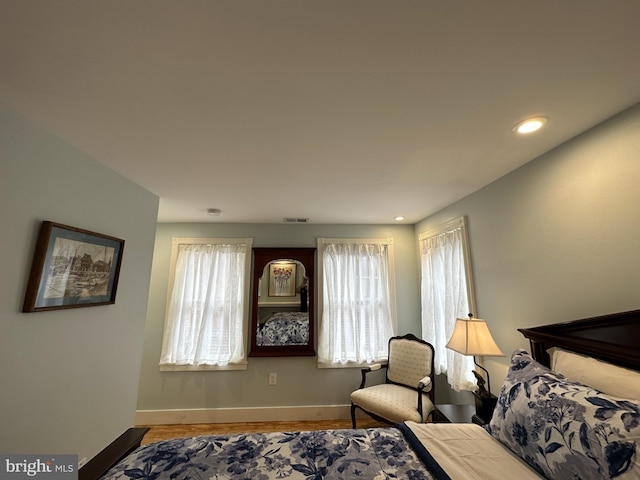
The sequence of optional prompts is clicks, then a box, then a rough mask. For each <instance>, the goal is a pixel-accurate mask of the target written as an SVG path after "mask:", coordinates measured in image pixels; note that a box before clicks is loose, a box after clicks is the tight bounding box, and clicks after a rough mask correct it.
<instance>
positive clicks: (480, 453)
mask: <svg viewBox="0 0 640 480" xmlns="http://www.w3.org/2000/svg"><path fill="white" fill-rule="evenodd" d="M405 425H407V427H409V428H410V429H411V431H412V432H413V433H414V435H415V436H416V437H417V438H418V439H419V440H420V442H422V444H423V445H424V446H425V447H426V449H427V450H428V451H429V453H430V454H431V455H432V456H433V457H434V459H435V460H436V461H437V462H438V464H440V466H441V467H442V468H443V469H444V471H445V472H447V474H448V475H449V476H450V477H451V479H452V480H476V479H477V480H504V479H505V478H515V479H518V480H540V479H544V477H542V476H540V475H539V474H538V473H537V472H536V471H535V470H533V469H532V468H531V467H529V465H527V464H526V463H525V462H524V461H523V460H522V459H520V457H518V456H516V455H515V454H514V453H513V452H511V450H509V449H508V448H507V447H505V446H504V445H502V444H501V443H500V442H499V441H497V440H496V439H494V438H493V437H492V436H491V435H489V433H488V432H487V431H486V430H485V429H484V428H482V427H481V426H479V425H475V424H456V423H429V424H422V423H416V422H405Z"/></svg>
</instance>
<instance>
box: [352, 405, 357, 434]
mask: <svg viewBox="0 0 640 480" xmlns="http://www.w3.org/2000/svg"><path fill="white" fill-rule="evenodd" d="M351 426H352V428H353V429H354V430H355V428H356V406H355V405H354V404H353V403H352V404H351Z"/></svg>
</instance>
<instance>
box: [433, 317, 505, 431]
mask: <svg viewBox="0 0 640 480" xmlns="http://www.w3.org/2000/svg"><path fill="white" fill-rule="evenodd" d="M446 347H447V348H448V349H450V350H453V351H454V352H458V353H461V354H462V355H472V356H473V363H474V364H475V365H476V366H477V367H478V368H480V369H482V370H483V371H484V373H485V375H486V376H487V381H486V385H487V388H486V389H485V388H484V383H485V382H484V378H482V376H481V375H479V374H478V373H477V372H475V371H474V372H473V374H474V375H475V377H476V379H477V380H478V391H477V392H474V393H475V395H476V413H477V414H478V415H479V416H480V417H482V418H484V419H487V416H489V417H490V416H491V413H492V412H493V408H494V407H495V403H496V397H495V396H493V395H491V382H490V378H489V372H488V371H487V369H486V368H484V367H483V366H482V365H480V364H478V362H477V360H476V356H483V357H504V356H505V355H504V353H502V351H501V350H500V348H499V347H498V345H496V342H495V341H494V340H493V337H492V336H491V332H489V327H488V326H487V322H485V321H484V320H481V319H479V318H473V315H472V314H471V313H470V314H469V318H457V319H456V324H455V326H454V328H453V334H452V335H451V338H450V339H449V342H448V343H447V345H446Z"/></svg>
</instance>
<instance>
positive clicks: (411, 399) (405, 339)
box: [351, 334, 434, 428]
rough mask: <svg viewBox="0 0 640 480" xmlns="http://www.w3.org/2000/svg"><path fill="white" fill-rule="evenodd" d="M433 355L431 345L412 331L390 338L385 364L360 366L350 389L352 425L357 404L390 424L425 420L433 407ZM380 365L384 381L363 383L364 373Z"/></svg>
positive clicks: (354, 421)
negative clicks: (356, 381)
mask: <svg viewBox="0 0 640 480" xmlns="http://www.w3.org/2000/svg"><path fill="white" fill-rule="evenodd" d="M433 355H434V351H433V346H432V345H431V344H429V343H427V342H425V341H424V340H421V339H419V338H418V337H416V336H415V335H412V334H407V335H404V336H402V337H392V338H390V339H389V359H388V362H387V364H386V365H382V364H379V363H378V364H373V365H371V366H370V367H366V368H363V369H362V382H361V383H360V387H359V388H358V390H356V391H354V392H352V393H351V423H352V424H353V428H356V409H357V408H359V409H361V410H362V411H363V412H365V413H366V414H367V415H369V416H370V417H372V418H374V419H376V420H378V421H383V422H387V423H390V424H394V423H397V422H404V421H406V420H413V421H415V422H419V423H424V422H426V421H427V419H428V418H429V415H431V412H432V411H433V410H434V377H433ZM381 368H386V377H385V383H383V384H380V385H374V386H371V387H365V383H366V378H367V373H369V372H372V371H375V370H380V369H381Z"/></svg>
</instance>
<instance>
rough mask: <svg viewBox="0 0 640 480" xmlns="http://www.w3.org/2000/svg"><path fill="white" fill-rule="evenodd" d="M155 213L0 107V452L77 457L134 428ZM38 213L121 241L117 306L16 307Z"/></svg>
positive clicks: (132, 190) (145, 195) (151, 201)
mask: <svg viewBox="0 0 640 480" xmlns="http://www.w3.org/2000/svg"><path fill="white" fill-rule="evenodd" d="M157 209H158V198H157V197H156V196H155V195H152V194H150V193H149V192H147V191H145V190H143V189H142V188H141V187H139V186H137V185H135V184H133V183H132V182H130V181H129V180H126V179H124V178H123V177H121V176H120V175H118V174H117V173H115V172H113V171H112V170H109V169H107V168H105V167H104V166H103V165H101V164H99V163H97V162H96V161H95V160H93V159H92V158H90V157H88V156H87V155H85V154H84V153H82V152H80V151H78V150H77V149H76V148H74V147H73V146H71V145H69V144H67V143H65V142H63V141H61V140H59V139H57V138H55V137H53V136H52V135H50V134H48V133H47V132H45V131H42V130H41V129H39V128H38V127H36V126H35V125H33V124H31V123H29V122H28V121H27V120H25V119H24V118H22V117H21V116H20V115H18V114H17V113H15V112H13V111H11V110H10V109H8V108H6V107H5V106H4V105H2V104H0V225H1V226H2V228H1V232H2V233H1V234H0V251H1V252H2V269H0V385H2V387H1V388H2V390H1V392H2V393H0V412H2V415H1V416H0V452H2V453H5V454H9V453H23V454H50V453H52V454H61V453H67V454H78V455H79V459H80V460H82V459H83V458H84V457H87V458H91V457H93V456H94V455H95V454H96V453H97V452H98V451H100V450H101V449H102V448H104V447H105V446H106V445H107V444H109V443H110V442H111V441H112V440H114V439H115V438H116V437H117V436H118V435H120V434H121V433H122V432H123V431H124V430H125V429H127V428H128V427H131V426H132V425H133V422H134V417H135V405H136V397H137V389H138V374H139V372H140V359H141V357H142V344H143V334H144V322H145V318H146V308H147V298H148V291H149V276H150V270H151V259H152V255H153V241H154V236H155V228H156V218H157ZM43 220H51V221H54V222H58V223H63V224H66V225H71V226H74V227H79V228H84V229H87V230H91V231H95V232H99V233H104V234H107V235H111V236H115V237H118V238H122V239H124V240H125V242H126V243H125V247H124V257H123V262H122V269H121V274H120V283H119V286H118V290H117V298H116V303H115V304H114V305H109V306H98V307H87V308H75V309H68V310H56V311H48V312H36V313H21V310H22V302H23V299H24V294H25V288H26V284H27V279H28V276H29V271H30V267H31V260H32V256H33V249H34V246H35V241H36V237H37V234H38V229H39V226H40V224H41V222H42V221H43Z"/></svg>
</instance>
